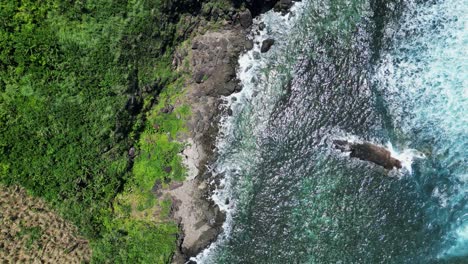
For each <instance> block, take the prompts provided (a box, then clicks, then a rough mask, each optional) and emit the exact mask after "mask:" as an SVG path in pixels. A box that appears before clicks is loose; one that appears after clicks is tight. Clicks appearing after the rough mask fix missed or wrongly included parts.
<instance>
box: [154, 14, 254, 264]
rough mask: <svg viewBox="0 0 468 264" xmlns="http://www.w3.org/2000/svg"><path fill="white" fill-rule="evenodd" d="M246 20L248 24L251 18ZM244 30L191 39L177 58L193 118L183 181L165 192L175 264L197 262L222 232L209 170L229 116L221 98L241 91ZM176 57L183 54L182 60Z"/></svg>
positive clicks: (239, 27)
mask: <svg viewBox="0 0 468 264" xmlns="http://www.w3.org/2000/svg"><path fill="white" fill-rule="evenodd" d="M244 12H249V11H244ZM249 16H250V19H251V15H250V12H249V13H248V14H247V17H249ZM249 26H250V25H249ZM247 29H248V28H247V27H245V25H244V26H243V25H242V24H241V23H240V21H237V22H234V23H233V24H228V25H226V26H225V27H224V28H223V29H220V30H215V31H208V32H206V33H204V34H201V35H198V36H196V37H195V38H194V39H193V41H192V45H191V47H188V48H189V49H190V50H180V51H179V52H178V54H176V55H175V57H176V58H179V61H183V60H184V59H188V60H189V63H190V68H191V71H190V72H191V73H192V78H191V79H190V80H188V82H187V84H186V93H185V95H184V98H183V101H184V103H185V104H188V105H190V106H191V109H192V115H191V117H190V119H189V120H188V122H187V125H188V130H189V133H188V136H186V138H183V142H184V143H185V145H186V147H185V149H184V151H183V152H182V153H181V155H182V156H183V163H184V165H185V166H186V168H187V178H186V179H185V181H183V182H181V183H175V184H173V185H172V187H170V188H169V190H165V191H164V192H163V193H164V195H167V196H170V197H171V200H172V201H173V207H172V212H171V216H172V218H173V219H174V220H175V221H176V222H177V223H178V225H179V228H180V231H181V234H180V235H179V237H178V243H177V244H178V245H177V251H176V252H175V254H174V257H173V263H185V262H186V261H188V260H189V258H190V257H193V256H196V255H197V254H198V253H199V252H201V251H202V250H203V249H205V248H206V247H208V246H209V245H210V244H211V243H212V242H213V241H215V240H216V238H217V236H218V234H219V233H221V231H222V224H223V223H224V220H225V215H224V213H223V212H222V211H221V210H220V209H219V207H218V206H217V205H216V204H215V203H214V202H213V201H212V200H211V195H212V192H213V190H214V189H215V188H216V183H215V181H213V179H212V176H211V172H210V169H209V164H210V163H211V162H212V161H213V160H214V159H215V156H216V152H215V142H216V137H217V135H218V125H219V121H220V119H221V116H222V115H223V114H226V112H227V110H226V109H223V108H222V104H223V99H222V98H223V96H228V95H230V94H232V93H234V92H236V91H239V88H240V87H239V84H238V80H237V79H236V69H237V67H238V58H239V56H240V54H241V53H242V52H243V51H245V50H246V49H247V48H249V41H248V40H247V39H246V35H247V32H248V31H247ZM186 49H187V48H186ZM180 54H186V58H183V57H182V56H180ZM182 67H183V66H182Z"/></svg>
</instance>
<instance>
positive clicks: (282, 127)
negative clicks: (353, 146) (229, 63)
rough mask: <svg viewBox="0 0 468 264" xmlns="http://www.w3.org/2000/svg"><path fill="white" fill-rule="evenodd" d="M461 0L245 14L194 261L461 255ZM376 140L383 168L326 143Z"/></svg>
mask: <svg viewBox="0 0 468 264" xmlns="http://www.w3.org/2000/svg"><path fill="white" fill-rule="evenodd" d="M467 13H468V1H466V0H446V1H397V0H394V1H391V0H388V1H378V0H375V1H369V0H353V1H346V0H323V1H318V0H303V1H302V2H300V3H296V5H295V6H294V8H293V10H292V12H291V13H290V14H289V15H287V16H281V15H280V14H277V13H274V12H268V13H266V14H264V15H262V16H261V17H259V18H258V19H257V21H255V23H256V24H257V25H258V23H260V22H263V23H265V24H266V28H265V29H264V30H263V31H261V32H260V33H259V34H256V33H255V30H254V32H253V33H252V36H251V37H252V38H253V39H254V40H255V41H256V42H259V43H260V42H261V40H263V39H265V38H268V37H272V38H274V39H275V40H276V42H275V45H274V46H273V47H272V49H271V50H270V51H269V52H268V53H265V54H260V53H259V45H258V44H257V45H256V47H255V48H254V50H252V51H250V52H248V53H246V54H244V55H243V56H242V57H241V58H240V61H239V63H240V67H239V71H238V77H239V79H240V80H241V82H242V85H243V90H242V92H240V93H239V94H235V95H232V96H230V97H228V98H226V100H227V101H228V102H229V103H228V104H227V105H226V107H231V108H232V110H233V115H232V116H231V117H225V119H224V120H223V126H222V129H221V134H220V136H219V138H218V142H217V146H218V150H219V157H218V159H217V161H216V162H215V163H214V164H213V166H212V169H213V171H214V172H215V173H217V174H218V175H219V176H220V177H222V178H223V180H222V184H221V185H220V187H219V189H218V190H217V192H216V193H215V194H214V196H213V199H214V200H215V201H216V202H217V203H218V204H219V205H220V207H221V208H222V209H223V210H225V211H226V212H227V221H226V222H225V224H224V232H223V233H222V234H221V235H220V237H219V239H218V240H217V241H216V242H215V243H214V244H212V246H211V247H210V248H208V249H207V250H205V251H204V252H202V253H201V254H200V255H199V256H197V257H196V258H194V260H196V261H197V262H199V263H468V203H467V202H468V196H467V195H468V174H467V165H466V159H467V152H468V150H467V149H468V144H467V142H468V137H467V130H468V111H467V105H468V104H467V103H468V102H467V98H468V88H467V84H466V79H467V71H468V65H467V62H466V61H467V59H466V58H467V56H466V55H467V54H466V53H467V52H466V49H467V47H468V45H467V43H468V34H467V33H466V29H465V25H466V23H467ZM338 138H339V139H343V138H344V139H348V140H353V141H370V142H374V143H376V144H381V145H385V146H388V147H389V148H390V149H391V150H392V152H393V153H394V155H396V156H397V157H398V158H400V159H402V160H403V164H404V168H403V169H401V170H399V171H392V172H388V171H386V170H384V169H383V168H381V167H378V166H376V165H373V164H370V163H368V162H364V161H359V160H355V159H351V158H350V157H349V156H347V155H346V154H344V153H340V152H338V151H336V150H335V149H334V148H333V146H332V144H331V142H332V140H334V139H338Z"/></svg>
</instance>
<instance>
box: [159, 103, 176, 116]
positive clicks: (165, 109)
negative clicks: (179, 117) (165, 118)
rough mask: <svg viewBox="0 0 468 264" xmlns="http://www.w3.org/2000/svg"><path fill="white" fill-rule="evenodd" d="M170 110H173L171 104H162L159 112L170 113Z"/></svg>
mask: <svg viewBox="0 0 468 264" xmlns="http://www.w3.org/2000/svg"><path fill="white" fill-rule="evenodd" d="M172 111H174V106H173V105H166V106H164V108H163V109H161V112H162V113H164V114H170V113H172Z"/></svg>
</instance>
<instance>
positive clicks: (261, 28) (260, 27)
mask: <svg viewBox="0 0 468 264" xmlns="http://www.w3.org/2000/svg"><path fill="white" fill-rule="evenodd" d="M265 28H266V25H265V23H263V22H261V23H260V24H259V25H258V29H260V30H264V29H265Z"/></svg>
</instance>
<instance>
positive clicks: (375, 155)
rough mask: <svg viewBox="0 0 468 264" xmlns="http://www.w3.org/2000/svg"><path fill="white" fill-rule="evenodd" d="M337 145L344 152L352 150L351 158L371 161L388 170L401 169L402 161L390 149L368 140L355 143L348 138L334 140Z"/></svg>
mask: <svg viewBox="0 0 468 264" xmlns="http://www.w3.org/2000/svg"><path fill="white" fill-rule="evenodd" d="M333 144H335V147H336V148H337V149H339V150H341V151H343V152H351V154H350V157H351V158H358V159H360V160H364V161H370V162H372V163H374V164H377V165H379V166H382V167H384V168H385V169H387V170H392V169H394V168H397V169H401V162H400V161H399V160H397V159H395V158H394V157H392V156H391V153H390V151H388V150H387V149H385V148H384V147H381V146H377V145H374V144H371V143H368V142H365V143H353V142H349V141H346V140H334V141H333Z"/></svg>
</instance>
